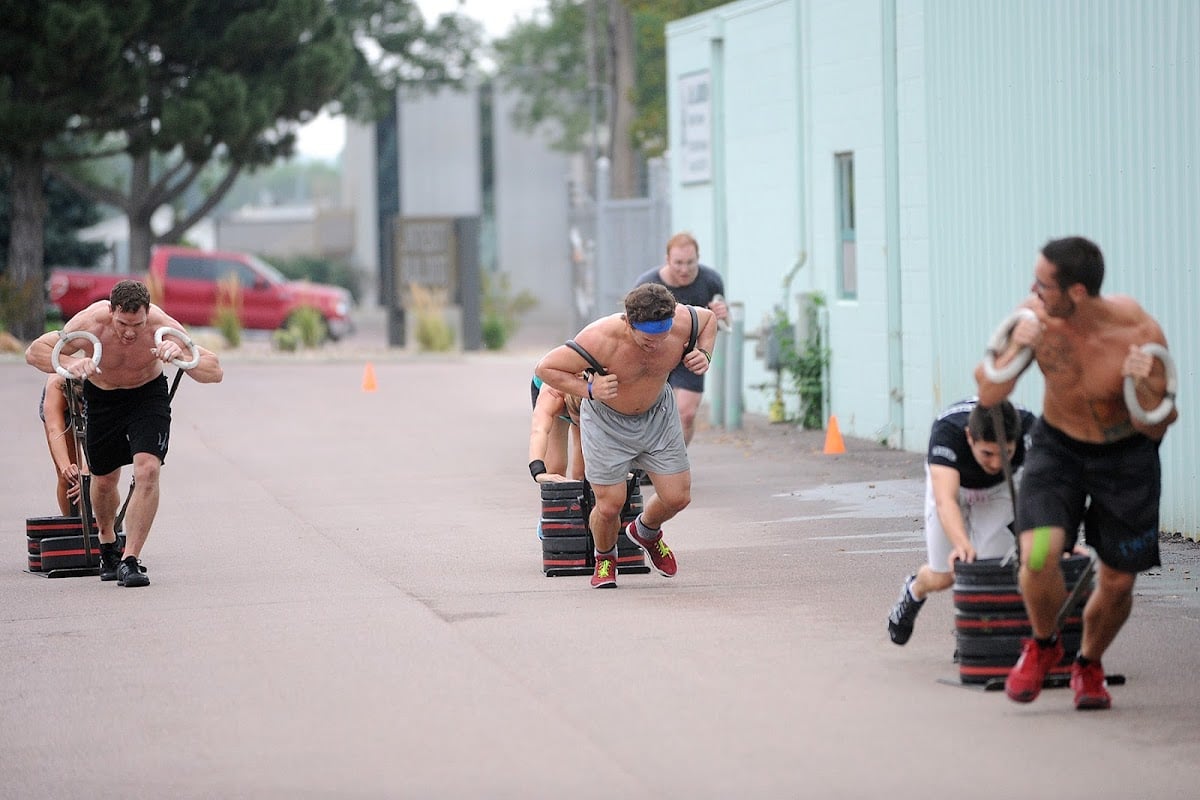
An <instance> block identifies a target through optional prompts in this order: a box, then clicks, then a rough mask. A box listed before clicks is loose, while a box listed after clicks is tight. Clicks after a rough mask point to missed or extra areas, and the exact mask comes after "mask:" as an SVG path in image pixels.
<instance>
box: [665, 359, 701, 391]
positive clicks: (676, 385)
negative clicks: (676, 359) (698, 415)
mask: <svg viewBox="0 0 1200 800" xmlns="http://www.w3.org/2000/svg"><path fill="white" fill-rule="evenodd" d="M667 383H669V384H671V388H672V389H687V390H688V391H689V392H700V393H701V394H703V393H704V376H703V375H697V374H696V373H694V372H692V371H691V370H690V369H688V368H687V367H685V366H684V365H683V364H676V365H675V369H673V370H671V374H670V376H668V377H667Z"/></svg>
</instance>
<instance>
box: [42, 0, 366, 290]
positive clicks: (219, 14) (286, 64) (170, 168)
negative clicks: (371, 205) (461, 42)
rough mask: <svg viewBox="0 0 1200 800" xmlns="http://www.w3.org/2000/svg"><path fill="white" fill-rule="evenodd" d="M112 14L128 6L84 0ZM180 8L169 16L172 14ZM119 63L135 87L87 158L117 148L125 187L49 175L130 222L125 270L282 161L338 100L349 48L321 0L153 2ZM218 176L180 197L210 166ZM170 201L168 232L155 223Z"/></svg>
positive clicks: (93, 130)
mask: <svg viewBox="0 0 1200 800" xmlns="http://www.w3.org/2000/svg"><path fill="white" fill-rule="evenodd" d="M90 2H92V3H95V4H97V5H102V6H105V7H106V10H111V9H112V8H113V7H115V6H116V5H119V4H120V3H123V2H124V0H104V2H101V1H100V0H90ZM172 10H173V11H175V12H176V13H174V14H170V13H169V11H172ZM136 34H137V35H136V37H135V39H134V41H133V42H132V47H131V48H130V49H129V50H127V51H126V52H127V58H126V61H127V62H128V63H129V64H130V65H131V69H132V71H133V75H132V77H133V79H134V80H135V81H137V84H138V85H139V87H140V88H141V91H139V92H138V96H137V98H136V103H135V104H132V105H130V106H126V107H116V108H112V109H109V110H108V111H107V113H103V114H96V115H93V116H92V117H91V118H90V119H89V120H88V128H87V129H86V130H83V131H80V133H85V134H90V135H91V136H93V137H94V139H93V140H92V147H90V148H89V149H88V151H87V152H85V153H83V154H82V155H83V156H84V157H95V156H98V155H102V154H104V153H106V152H111V151H113V150H117V151H120V152H123V153H124V154H126V155H127V156H128V157H129V159H130V165H131V168H130V171H129V173H128V182H127V185H125V186H112V185H98V184H96V183H94V182H89V181H87V180H80V178H79V176H78V175H77V174H76V173H74V172H72V171H71V170H69V169H66V168H64V167H63V166H61V165H54V164H52V165H51V166H52V169H54V171H55V174H56V175H58V176H59V177H60V178H62V179H63V180H66V181H67V182H69V183H72V185H74V186H75V188H76V189H77V190H79V191H81V192H83V193H85V194H87V195H88V196H90V197H92V198H93V199H95V200H96V201H98V202H103V203H106V204H108V205H112V206H115V207H117V208H120V209H121V210H123V211H124V212H125V214H126V216H127V217H128V219H129V251H130V262H131V267H132V269H133V270H134V271H142V270H144V269H145V268H146V265H147V264H148V263H149V257H150V248H151V246H152V245H153V244H155V243H156V242H164V241H165V242H178V241H179V240H180V239H181V238H182V237H183V235H184V234H185V233H186V232H187V230H188V229H189V228H190V227H191V226H192V225H194V224H195V223H196V221H198V220H199V219H200V218H201V217H203V216H204V215H206V214H207V213H208V212H209V211H210V210H211V209H212V208H213V206H214V205H216V203H217V202H218V201H219V200H220V198H221V197H222V196H223V195H224V193H225V192H226V191H228V189H229V187H230V186H232V185H233V182H234V181H235V180H236V178H237V177H238V175H239V174H240V173H241V172H242V171H243V170H246V169H250V170H253V169H255V168H257V167H259V166H262V165H265V164H270V163H272V162H273V161H274V160H275V159H276V158H278V157H280V156H286V155H289V154H290V153H291V151H292V148H293V145H294V139H295V136H294V129H295V127H296V126H297V125H298V124H299V123H301V122H304V121H307V120H308V119H311V118H312V117H313V116H315V115H316V113H317V112H318V111H319V110H320V109H321V107H322V106H324V105H325V104H327V103H329V102H330V101H332V100H333V99H334V98H336V97H337V96H338V95H339V93H340V92H341V91H342V90H343V89H344V87H345V85H346V82H347V80H348V77H349V74H350V70H351V62H352V58H353V56H352V54H353V43H352V41H351V40H350V37H349V35H348V33H347V30H346V28H345V27H344V26H343V25H342V24H341V22H340V21H339V20H338V19H337V18H336V17H335V16H334V15H333V14H332V12H331V9H330V7H329V6H328V4H327V3H325V2H324V0H204V2H189V3H181V4H179V5H177V6H174V7H171V8H163V7H162V6H161V5H156V6H155V7H154V10H153V13H152V14H151V15H149V16H148V17H147V18H146V19H145V21H144V24H143V25H141V26H140V27H139V28H138V29H137V31H136ZM210 163H216V164H218V165H219V167H220V169H221V170H222V174H221V175H220V177H219V178H218V179H217V180H216V181H215V184H213V185H211V186H209V187H206V188H207V190H206V191H202V192H200V193H199V194H198V195H191V197H194V198H196V199H197V202H195V204H194V205H190V206H187V207H185V206H184V204H183V203H182V202H180V201H181V200H182V199H183V198H185V197H187V196H189V195H188V192H189V189H191V187H193V185H195V183H196V181H197V179H198V178H199V177H200V176H201V175H202V174H204V170H205V167H206V166H207V165H208V164H210ZM163 205H171V206H172V207H173V208H175V210H176V212H177V216H176V218H175V220H174V221H173V224H172V226H171V228H170V229H169V230H167V231H165V232H164V233H162V234H155V233H154V232H153V230H152V229H151V227H150V220H151V217H152V216H153V215H154V213H155V212H156V211H157V210H158V208H159V207H161V206H163Z"/></svg>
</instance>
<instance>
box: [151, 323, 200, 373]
mask: <svg viewBox="0 0 1200 800" xmlns="http://www.w3.org/2000/svg"><path fill="white" fill-rule="evenodd" d="M166 334H170V335H171V336H174V337H176V338H178V339H179V340H180V341H182V342H184V343H185V344H186V345H187V346H188V347H189V348H191V351H192V359H191V361H184V360H183V359H179V358H173V359H171V363H172V364H174V365H175V366H177V367H179V368H180V369H191V368H192V367H194V366H196V365H197V364H199V363H200V350H199V349H198V348H197V347H196V343H195V342H193V341H192V340H191V339H190V338H188V335H187V334H186V333H184V332H183V331H180V330H176V329H175V328H169V327H167V326H166V325H164V326H163V327H161V328H159V329H158V330H156V331H155V332H154V345H155V347H156V348H157V347H162V340H163V336H164V335H166Z"/></svg>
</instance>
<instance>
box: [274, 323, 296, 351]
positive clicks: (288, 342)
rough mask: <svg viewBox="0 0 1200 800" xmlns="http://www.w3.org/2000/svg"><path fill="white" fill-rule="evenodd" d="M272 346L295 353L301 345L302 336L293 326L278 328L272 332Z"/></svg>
mask: <svg viewBox="0 0 1200 800" xmlns="http://www.w3.org/2000/svg"><path fill="white" fill-rule="evenodd" d="M271 346H272V347H274V348H275V349H276V350H282V351H283V352H285V353H293V352H295V351H296V349H297V348H298V347H299V346H300V337H299V336H297V335H296V332H295V331H294V330H292V329H291V328H277V329H276V330H275V332H274V333H272V334H271Z"/></svg>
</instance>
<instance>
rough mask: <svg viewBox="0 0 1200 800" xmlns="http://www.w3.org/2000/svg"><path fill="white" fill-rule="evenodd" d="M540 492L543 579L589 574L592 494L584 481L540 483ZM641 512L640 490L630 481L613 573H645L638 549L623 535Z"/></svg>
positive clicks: (592, 545) (591, 563)
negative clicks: (589, 511) (589, 516)
mask: <svg viewBox="0 0 1200 800" xmlns="http://www.w3.org/2000/svg"><path fill="white" fill-rule="evenodd" d="M540 486H541V492H542V516H541V529H542V571H543V572H544V573H545V574H546V575H547V576H555V575H590V574H591V572H592V570H593V569H594V568H595V566H596V558H595V543H594V542H593V541H592V534H591V531H589V530H588V526H587V514H588V510H589V509H590V508H591V507H592V501H593V495H592V494H591V487H590V486H588V484H587V482H586V481H562V482H560V483H543V484H540ZM641 511H642V492H641V488H640V487H638V486H637V484H636V482H633V485H632V490H631V491H629V493H628V496H627V498H626V501H625V506H624V507H623V508H622V509H621V525H622V531H621V533H620V535H619V536H618V537H617V571H618V572H623V573H631V572H649V571H650V568H649V567H648V566H646V556H645V553H643V552H642V549H641V548H640V547H638V546H637V545H636V544H634V543H633V542H631V541H629V539H628V537H626V536H625V532H624V526H625V525H627V524H628V523H629V522H631V521H632V520H633V519H634V518H635V517H637V515H638V514H640V513H641Z"/></svg>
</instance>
